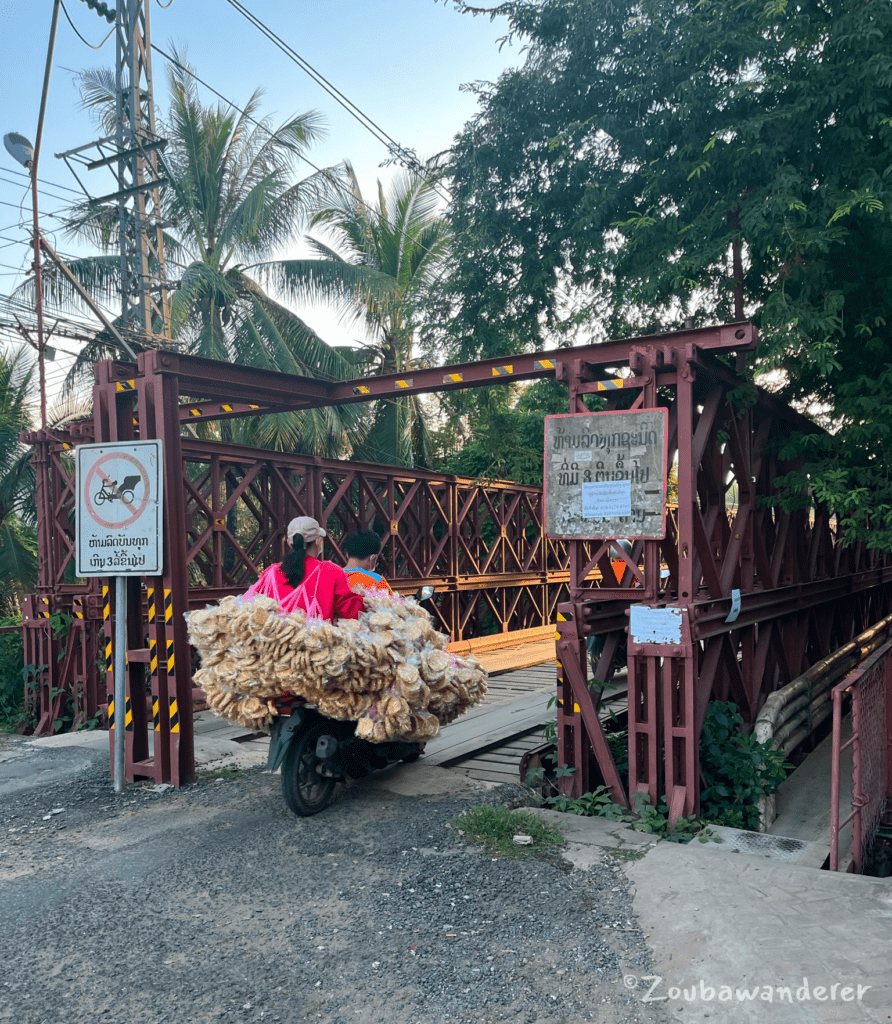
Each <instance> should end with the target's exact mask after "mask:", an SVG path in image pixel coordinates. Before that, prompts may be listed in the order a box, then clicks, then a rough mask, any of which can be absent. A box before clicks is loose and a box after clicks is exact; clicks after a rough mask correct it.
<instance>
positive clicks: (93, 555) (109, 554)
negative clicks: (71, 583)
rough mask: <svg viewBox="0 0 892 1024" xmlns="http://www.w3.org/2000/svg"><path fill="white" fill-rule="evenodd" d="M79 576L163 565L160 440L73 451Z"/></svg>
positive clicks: (148, 570)
mask: <svg viewBox="0 0 892 1024" xmlns="http://www.w3.org/2000/svg"><path fill="white" fill-rule="evenodd" d="M75 488H76V495H77V499H76V503H75V510H76V532H77V543H76V554H77V558H76V561H77V570H76V571H77V574H78V576H145V575H152V574H157V573H160V572H161V571H162V570H163V563H164V545H163V525H164V512H163V509H164V504H163V500H162V498H163V493H162V457H161V441H158V440H156V441H126V442H121V443H117V444H112V443H108V444H84V445H81V446H80V447H79V448H78V449H77V463H76V475H75Z"/></svg>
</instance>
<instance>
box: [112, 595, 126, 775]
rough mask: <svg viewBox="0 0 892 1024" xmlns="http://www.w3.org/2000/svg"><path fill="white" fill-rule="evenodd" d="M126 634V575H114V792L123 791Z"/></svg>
mask: <svg viewBox="0 0 892 1024" xmlns="http://www.w3.org/2000/svg"><path fill="white" fill-rule="evenodd" d="M126 636H127V577H126V576H116V577H115V792H116V793H123V792H124V734H125V733H126V731H127V712H126V702H127V697H126V693H125V688H124V673H125V671H126V668H127V665H126V658H125V650H124V645H125V643H126V639H125V638H126Z"/></svg>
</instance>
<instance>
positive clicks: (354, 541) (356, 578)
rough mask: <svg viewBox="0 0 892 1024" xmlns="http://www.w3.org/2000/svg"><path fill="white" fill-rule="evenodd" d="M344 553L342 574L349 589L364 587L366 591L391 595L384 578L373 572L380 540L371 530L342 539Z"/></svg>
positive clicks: (360, 531) (379, 548)
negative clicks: (345, 559) (345, 560)
mask: <svg viewBox="0 0 892 1024" xmlns="http://www.w3.org/2000/svg"><path fill="white" fill-rule="evenodd" d="M343 547H344V553H345V554H346V555H347V564H346V565H345V566H344V572H345V573H346V574H347V580H348V582H349V583H350V586H351V587H356V586H360V587H364V588H365V589H366V590H381V591H383V592H384V593H385V594H392V593H393V590H392V589H391V586H390V584H389V583H388V582H387V580H386V579H384V577H383V576H382V575H381V574H380V573H378V572H375V563H376V562H377V561H378V556H379V555H380V554H381V538H380V537H379V536H378V534H377V533H375V532H374V531H373V530H359V531H358V532H357V533H351V534H349V535H348V536H347V537H346V538H345V539H344V545H343Z"/></svg>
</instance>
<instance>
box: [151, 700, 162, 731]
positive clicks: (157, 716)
mask: <svg viewBox="0 0 892 1024" xmlns="http://www.w3.org/2000/svg"><path fill="white" fill-rule="evenodd" d="M152 728H153V729H154V730H155V732H160V731H161V701H160V700H159V699H158V698H157V697H156V698H155V699H154V700H153V701H152Z"/></svg>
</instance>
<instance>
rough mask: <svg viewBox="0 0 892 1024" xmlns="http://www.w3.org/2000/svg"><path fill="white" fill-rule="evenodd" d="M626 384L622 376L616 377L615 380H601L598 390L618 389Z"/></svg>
mask: <svg viewBox="0 0 892 1024" xmlns="http://www.w3.org/2000/svg"><path fill="white" fill-rule="evenodd" d="M624 386H625V381H623V379H622V377H615V378H614V379H613V380H599V381H598V390H599V391H616V390H618V389H619V388H622V387H624Z"/></svg>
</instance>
